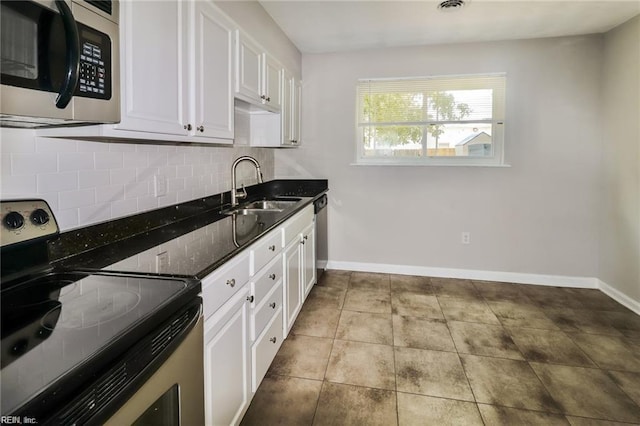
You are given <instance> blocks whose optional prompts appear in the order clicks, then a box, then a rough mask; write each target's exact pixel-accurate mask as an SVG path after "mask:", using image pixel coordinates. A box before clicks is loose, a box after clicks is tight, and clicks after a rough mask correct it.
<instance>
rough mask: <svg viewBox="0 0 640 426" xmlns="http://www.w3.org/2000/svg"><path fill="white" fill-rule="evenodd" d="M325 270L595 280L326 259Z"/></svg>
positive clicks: (581, 283)
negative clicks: (327, 260)
mask: <svg viewBox="0 0 640 426" xmlns="http://www.w3.org/2000/svg"><path fill="white" fill-rule="evenodd" d="M327 268H328V269H340V270H345V271H359V272H381V273H386V274H398V275H418V276H425V277H441V278H461V279H468V280H481V281H498V282H508V283H517V284H537V285H548V286H554V287H578V288H598V280H597V279H596V278H591V277H571V276H565V275H541V274H524V273H520V272H501V271H481V270H474V269H454V268H434V267H429V266H410V265H391V264H382V263H360V262H338V261H333V260H330V261H329V262H327Z"/></svg>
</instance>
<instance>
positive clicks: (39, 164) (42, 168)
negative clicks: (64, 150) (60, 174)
mask: <svg viewBox="0 0 640 426" xmlns="http://www.w3.org/2000/svg"><path fill="white" fill-rule="evenodd" d="M57 171H58V156H57V154H56V153H49V154H11V174H13V175H14V176H18V175H36V174H38V173H53V172H57Z"/></svg>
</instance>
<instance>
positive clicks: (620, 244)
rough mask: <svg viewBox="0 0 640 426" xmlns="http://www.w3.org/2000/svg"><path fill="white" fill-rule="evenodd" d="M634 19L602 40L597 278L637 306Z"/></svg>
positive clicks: (639, 54)
mask: <svg viewBox="0 0 640 426" xmlns="http://www.w3.org/2000/svg"><path fill="white" fill-rule="evenodd" d="M639 43H640V16H637V17H635V18H634V19H632V20H630V21H627V22H626V23H625V24H623V25H621V26H619V27H618V28H615V29H613V30H612V31H610V32H609V33H607V34H606V35H605V37H604V56H603V61H602V63H603V85H602V99H603V114H604V135H603V150H602V151H603V156H602V167H603V170H604V174H603V182H602V200H603V201H602V210H603V211H602V221H601V228H600V230H601V239H600V263H599V265H600V271H599V275H598V276H599V278H600V279H601V280H602V281H603V282H605V283H606V284H608V285H609V286H611V287H613V288H615V289H616V290H618V291H620V292H622V293H624V294H626V295H627V296H629V297H631V298H633V299H635V300H636V301H638V303H640V45H639Z"/></svg>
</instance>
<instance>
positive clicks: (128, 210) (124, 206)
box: [111, 199, 138, 217]
mask: <svg viewBox="0 0 640 426" xmlns="http://www.w3.org/2000/svg"><path fill="white" fill-rule="evenodd" d="M137 211H138V200H137V199H131V200H121V201H114V202H113V203H111V216H112V217H122V216H128V215H131V214H134V213H136V212H137Z"/></svg>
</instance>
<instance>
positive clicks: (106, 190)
mask: <svg viewBox="0 0 640 426" xmlns="http://www.w3.org/2000/svg"><path fill="white" fill-rule="evenodd" d="M120 200H124V185H107V186H99V187H97V188H96V202H97V203H98V204H103V203H114V202H117V201H120Z"/></svg>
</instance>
